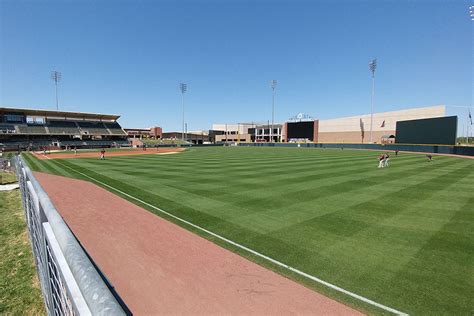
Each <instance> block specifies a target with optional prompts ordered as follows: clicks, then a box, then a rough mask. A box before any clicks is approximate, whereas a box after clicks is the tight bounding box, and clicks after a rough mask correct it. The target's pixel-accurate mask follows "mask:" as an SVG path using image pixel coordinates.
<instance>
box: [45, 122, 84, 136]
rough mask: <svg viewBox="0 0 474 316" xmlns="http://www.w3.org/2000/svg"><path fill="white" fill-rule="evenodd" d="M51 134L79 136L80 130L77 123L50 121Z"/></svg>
mask: <svg viewBox="0 0 474 316" xmlns="http://www.w3.org/2000/svg"><path fill="white" fill-rule="evenodd" d="M48 129H49V133H50V134H55V135H79V134H80V132H79V129H78V128H77V125H76V123H75V122H71V121H52V120H49V121H48Z"/></svg>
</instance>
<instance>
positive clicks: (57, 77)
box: [51, 70, 61, 111]
mask: <svg viewBox="0 0 474 316" xmlns="http://www.w3.org/2000/svg"><path fill="white" fill-rule="evenodd" d="M51 79H53V81H54V85H55V86H56V111H59V102H58V82H59V81H61V73H60V72H59V71H56V70H54V71H51Z"/></svg>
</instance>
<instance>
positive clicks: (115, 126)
mask: <svg viewBox="0 0 474 316" xmlns="http://www.w3.org/2000/svg"><path fill="white" fill-rule="evenodd" d="M104 125H105V127H107V128H108V129H109V131H110V132H111V133H112V134H114V135H126V133H125V132H124V131H123V129H122V127H121V126H120V125H119V123H117V122H112V123H108V122H107V123H104Z"/></svg>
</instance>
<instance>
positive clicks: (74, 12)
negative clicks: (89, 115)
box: [0, 0, 474, 131]
mask: <svg viewBox="0 0 474 316" xmlns="http://www.w3.org/2000/svg"><path fill="white" fill-rule="evenodd" d="M469 4H470V3H469V2H468V1H462V0H458V1H454V0H450V1H448V0H446V1H395V0H392V1H375V0H374V1H349V0H346V1H329V0H327V1H290V0H287V1H264V0H260V1H258V0H257V1H232V0H231V1H217V0H209V1H203V0H202V1H200V0H197V1H186V0H184V1H131V0H130V1H105V0H104V1H54V2H52V1H33V0H32V1H21V0H20V1H10V0H0V5H1V7H0V8H1V15H0V18H1V43H0V45H1V46H0V54H1V82H0V87H1V89H0V105H1V106H8V107H28V108H47V109H54V108H55V96H54V85H53V82H52V81H51V79H50V72H51V70H54V69H56V70H59V71H61V72H62V76H63V78H62V81H61V82H60V87H59V97H60V108H61V109H63V110H71V111H91V112H102V113H117V114H121V115H122V118H121V119H120V122H121V123H122V125H123V126H125V127H149V126H152V125H159V126H163V127H164V129H165V130H168V131H170V130H180V129H181V95H180V92H179V87H178V86H179V82H187V83H188V93H187V94H186V107H187V109H186V117H187V119H186V120H187V122H188V129H189V130H196V129H208V128H210V125H211V124H212V123H217V122H245V121H266V120H268V119H271V89H270V86H269V81H270V80H271V79H277V80H278V87H277V96H276V115H275V117H276V121H284V120H287V119H288V118H290V117H291V116H294V115H295V114H297V113H298V112H303V113H306V114H309V115H311V116H313V117H315V118H322V119H324V118H334V117H339V116H345V115H356V114H363V113H368V112H370V89H371V81H370V73H369V70H368V63H369V61H370V60H371V59H372V58H374V57H377V58H378V60H379V67H378V69H377V73H376V86H377V88H376V89H377V92H376V93H377V96H376V110H378V111H386V110H396V109H401V108H409V107H420V106H429V105H436V104H453V105H471V103H472V100H473V94H472V93H473V92H472V91H473V79H472V77H473V57H472V55H473V46H472V39H473V35H474V34H473V24H474V22H472V21H471V20H470V18H469V12H468V6H469Z"/></svg>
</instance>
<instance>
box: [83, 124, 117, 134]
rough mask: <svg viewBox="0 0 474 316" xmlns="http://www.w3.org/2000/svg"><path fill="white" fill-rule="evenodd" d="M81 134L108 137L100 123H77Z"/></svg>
mask: <svg viewBox="0 0 474 316" xmlns="http://www.w3.org/2000/svg"><path fill="white" fill-rule="evenodd" d="M78 124H79V128H80V129H81V131H82V133H83V134H91V135H110V133H109V131H107V129H106V128H105V126H104V123H102V122H78Z"/></svg>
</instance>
